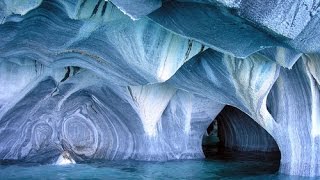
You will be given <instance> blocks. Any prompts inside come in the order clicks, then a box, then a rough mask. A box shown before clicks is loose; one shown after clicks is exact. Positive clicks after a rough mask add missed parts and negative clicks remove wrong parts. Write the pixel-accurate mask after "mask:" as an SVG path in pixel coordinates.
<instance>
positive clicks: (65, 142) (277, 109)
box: [0, 0, 320, 177]
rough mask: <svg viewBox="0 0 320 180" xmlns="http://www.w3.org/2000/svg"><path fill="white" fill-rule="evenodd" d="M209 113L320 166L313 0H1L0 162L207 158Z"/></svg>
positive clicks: (260, 146)
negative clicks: (205, 138)
mask: <svg viewBox="0 0 320 180" xmlns="http://www.w3.org/2000/svg"><path fill="white" fill-rule="evenodd" d="M214 121H218V125H219V124H220V125H219V134H220V140H221V139H223V142H224V145H225V146H227V147H232V148H234V149H237V150H240V151H248V150H253V151H262V152H271V151H274V150H278V151H279V152H280V154H281V158H280V159H279V168H278V173H280V174H285V175H293V176H299V177H301V176H304V177H317V176H318V177H319V176H320V156H319V153H320V1H318V0H286V1H282V0H109V1H108V0H1V1H0V161H10V162H11V161H12V162H24V163H28V162H33V163H42V164H52V163H55V162H56V161H57V159H58V157H59V156H60V155H61V154H63V153H65V152H67V154H64V156H68V157H72V162H74V163H81V162H93V161H101V160H104V161H118V160H135V161H157V162H162V161H171V160H183V159H203V158H205V155H204V152H203V149H202V139H203V136H204V134H205V133H206V131H207V128H208V126H209V125H210V124H212V123H213V122H214Z"/></svg>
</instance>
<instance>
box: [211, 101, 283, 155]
mask: <svg viewBox="0 0 320 180" xmlns="http://www.w3.org/2000/svg"><path fill="white" fill-rule="evenodd" d="M215 120H216V121H217V123H218V137H219V140H220V144H221V145H222V146H223V147H224V148H228V149H231V150H235V151H258V152H276V151H279V148H278V145H277V143H276V142H275V140H274V139H273V137H272V136H271V135H270V134H269V133H268V132H267V131H266V130H264V129H263V128H262V127H261V126H260V125H258V124H257V123H256V122H254V120H253V119H251V118H250V117H249V116H248V115H246V114H245V113H243V112H241V111H240V110H239V109H237V108H234V107H231V106H225V107H224V108H223V110H222V111H221V112H220V113H219V115H218V116H217V117H216V119H215Z"/></svg>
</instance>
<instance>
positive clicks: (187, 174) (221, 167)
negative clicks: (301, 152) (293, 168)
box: [0, 153, 307, 180]
mask: <svg viewBox="0 0 320 180" xmlns="http://www.w3.org/2000/svg"><path fill="white" fill-rule="evenodd" d="M216 154H217V153H216ZM278 166H279V160H278V157H274V156H270V155H261V154H256V153H245V154H244V153H242V154H241V153H238V154H237V153H236V154H235V153H220V154H219V153H218V155H216V156H214V157H209V159H206V160H181V161H168V162H142V161H108V162H95V163H88V164H75V165H67V166H56V165H37V164H11V165H9V164H6V165H4V164H3V165H0V179H57V180H59V179H61V180H63V179H256V180H263V179H294V180H296V179H297V180H298V179H302V178H301V177H294V176H284V175H278V174H277V173H276V172H277V169H278ZM305 179H307V178H305Z"/></svg>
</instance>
